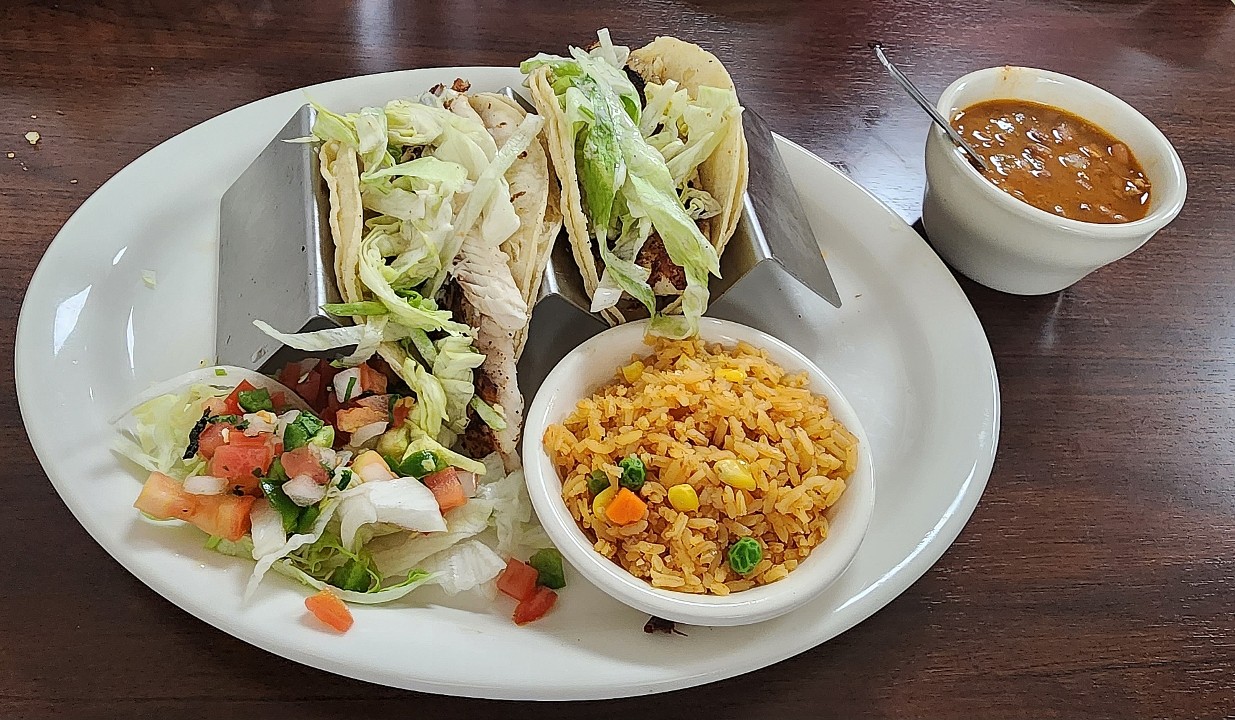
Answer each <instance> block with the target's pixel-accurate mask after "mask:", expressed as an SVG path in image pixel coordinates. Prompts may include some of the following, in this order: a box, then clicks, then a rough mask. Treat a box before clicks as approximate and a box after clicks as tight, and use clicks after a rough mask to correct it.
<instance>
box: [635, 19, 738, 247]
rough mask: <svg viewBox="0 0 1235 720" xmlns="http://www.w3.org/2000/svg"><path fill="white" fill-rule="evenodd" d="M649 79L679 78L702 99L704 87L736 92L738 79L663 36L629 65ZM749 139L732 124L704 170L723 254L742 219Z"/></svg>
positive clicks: (714, 233)
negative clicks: (716, 208)
mask: <svg viewBox="0 0 1235 720" xmlns="http://www.w3.org/2000/svg"><path fill="white" fill-rule="evenodd" d="M626 64H627V66H628V67H630V69H631V70H634V71H635V72H637V73H638V74H639V75H640V77H642V78H643V79H644V80H645V81H650V82H656V83H664V82H665V81H666V80H674V81H676V82H677V83H678V85H680V86H681V87H682V88H684V89H686V91H687V92H689V93H690V95H691V97H692V98H693V97H697V96H698V94H699V88H701V87H714V88H720V89H722V90H733V91H734V92H736V88H735V87H734V85H733V78H731V77H730V76H729V71H727V70H725V66H724V65H723V64H721V62H720V60H719V59H717V57H716V56H715V55H713V54H712V53H710V52H708V51H707V50H704V49H703V48H701V47H699V46H698V45H695V44H694V43H688V42H685V41H684V40H679V39H677V38H673V37H658V38H656V39H655V40H653V41H652V42H651V43H649V44H648V45H645V46H644V47H641V48H639V49H638V50H633V51H631V53H630V59H629V60H627V62H626ZM747 171H748V169H747V156H746V135H745V133H743V131H742V123H741V122H736V123H732V124H731V125H730V131H729V133H728V135H727V136H726V137H725V138H724V139H723V140H721V142H720V145H718V146H717V147H716V151H715V152H713V153H712V155H711V156H710V157H708V159H707V160H704V161H703V163H702V164H701V165H700V166H699V185H700V187H702V188H703V189H704V190H706V191H708V192H709V193H711V194H712V197H714V198H716V200H717V202H719V203H720V205H721V213H720V215H719V216H717V217H715V218H713V219H712V222H711V223H708V227H707V228H704V231H705V233H706V234H707V237H708V239H709V240H711V241H712V245H713V246H715V247H716V252H717V253H718V254H719V253H721V252H724V249H725V244H726V243H728V242H729V238H731V237H733V232H734V230H736V229H737V226H738V219H739V218H740V217H741V216H742V196H743V195H744V194H745V193H746V182H747Z"/></svg>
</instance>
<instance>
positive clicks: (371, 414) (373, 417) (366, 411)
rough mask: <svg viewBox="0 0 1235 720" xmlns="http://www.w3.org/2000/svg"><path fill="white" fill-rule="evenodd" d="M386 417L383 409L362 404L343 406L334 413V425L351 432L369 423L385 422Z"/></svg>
mask: <svg viewBox="0 0 1235 720" xmlns="http://www.w3.org/2000/svg"><path fill="white" fill-rule="evenodd" d="M388 417H389V415H388V414H387V412H386V410H385V409H382V410H377V409H374V408H371V407H363V406H362V407H354V408H344V409H343V410H340V411H338V412H337V413H335V424H334V426H335V428H337V429H339V430H342V431H343V432H346V433H352V432H356V431H357V430H359V429H360V428H362V427H364V426H365V425H368V424H370V423H375V422H385V421H386V419H387V418H388Z"/></svg>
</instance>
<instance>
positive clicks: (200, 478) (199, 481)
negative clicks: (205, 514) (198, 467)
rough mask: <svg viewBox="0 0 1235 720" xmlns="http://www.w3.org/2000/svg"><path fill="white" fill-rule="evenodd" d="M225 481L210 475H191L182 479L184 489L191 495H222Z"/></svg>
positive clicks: (225, 486)
mask: <svg viewBox="0 0 1235 720" xmlns="http://www.w3.org/2000/svg"><path fill="white" fill-rule="evenodd" d="M226 489H227V481H226V480H224V479H223V478H218V477H213V476H211V475H192V476H190V477H187V478H185V479H184V491H185V492H187V493H191V494H193V495H222V494H223V491H224V490H226Z"/></svg>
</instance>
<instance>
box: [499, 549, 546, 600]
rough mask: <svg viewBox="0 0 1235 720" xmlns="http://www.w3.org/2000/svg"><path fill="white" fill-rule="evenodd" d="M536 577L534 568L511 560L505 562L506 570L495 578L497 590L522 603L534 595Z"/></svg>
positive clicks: (519, 561)
mask: <svg viewBox="0 0 1235 720" xmlns="http://www.w3.org/2000/svg"><path fill="white" fill-rule="evenodd" d="M538 576H539V574H538V573H537V572H536V568H534V567H532V566H531V565H528V564H527V563H525V562H523V561H522V560H517V559H515V558H511V559H509V560H507V561H506V569H505V570H503V571H502V574H501V575H498V576H497V589H498V590H501V591H502V592H504V593H506V594H507V595H509V596H511V597H512V598H514V599H516V600H518V601H520V602H522V601H524V600H527V599H528V598H530V597H532V595H533V594H535V592H536V578H537V577H538Z"/></svg>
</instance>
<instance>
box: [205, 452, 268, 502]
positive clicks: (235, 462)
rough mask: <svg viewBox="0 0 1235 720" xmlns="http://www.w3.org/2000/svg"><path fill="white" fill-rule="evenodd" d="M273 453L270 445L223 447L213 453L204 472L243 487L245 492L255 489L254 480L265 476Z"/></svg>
mask: <svg viewBox="0 0 1235 720" xmlns="http://www.w3.org/2000/svg"><path fill="white" fill-rule="evenodd" d="M274 456H275V451H274V447H273V445H272V444H266V445H262V446H260V447H241V446H239V445H224V446H222V447H220V448H218V449H216V450H215V451H214V457H212V458H210V463H209V465H207V466H206V472H208V473H209V474H210V475H213V476H215V477H221V478H223V479H224V480H229V481H231V482H233V483H237V484H240V485H243V486H244V488H245V490H246V491H247V490H248V489H249V488H250V487H256V486H257V484H256V478H257V477H258V476H262V475H265V474H266V472H267V471H269V470H270V463H272V462H274Z"/></svg>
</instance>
